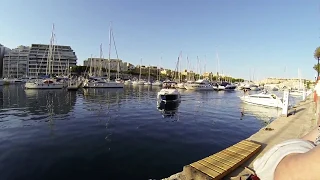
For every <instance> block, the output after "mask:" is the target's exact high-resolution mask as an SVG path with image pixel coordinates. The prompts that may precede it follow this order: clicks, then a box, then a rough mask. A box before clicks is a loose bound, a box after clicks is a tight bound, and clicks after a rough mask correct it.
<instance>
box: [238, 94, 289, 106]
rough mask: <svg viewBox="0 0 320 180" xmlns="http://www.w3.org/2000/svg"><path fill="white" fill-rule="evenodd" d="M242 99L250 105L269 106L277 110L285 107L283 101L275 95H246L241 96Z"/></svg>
mask: <svg viewBox="0 0 320 180" xmlns="http://www.w3.org/2000/svg"><path fill="white" fill-rule="evenodd" d="M240 99H241V100H242V101H243V102H245V103H248V104H255V105H262V106H269V107H275V108H282V107H283V102H282V99H281V98H279V97H278V96H276V95H275V94H268V93H259V94H252V95H244V96H241V97H240Z"/></svg>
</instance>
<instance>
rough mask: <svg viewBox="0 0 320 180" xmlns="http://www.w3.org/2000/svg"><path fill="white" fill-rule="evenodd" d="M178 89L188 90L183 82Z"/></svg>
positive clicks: (178, 85)
mask: <svg viewBox="0 0 320 180" xmlns="http://www.w3.org/2000/svg"><path fill="white" fill-rule="evenodd" d="M177 87H178V88H179V89H186V87H185V86H184V83H183V82H182V83H178V84H177Z"/></svg>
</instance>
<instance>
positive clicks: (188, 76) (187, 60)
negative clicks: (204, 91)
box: [187, 55, 190, 81]
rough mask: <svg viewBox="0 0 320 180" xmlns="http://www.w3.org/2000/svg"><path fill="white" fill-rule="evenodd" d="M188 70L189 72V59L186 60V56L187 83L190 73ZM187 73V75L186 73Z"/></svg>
mask: <svg viewBox="0 0 320 180" xmlns="http://www.w3.org/2000/svg"><path fill="white" fill-rule="evenodd" d="M189 70H190V67H189V58H188V55H187V76H188V78H187V79H188V81H190V72H189ZM188 72H189V73H188Z"/></svg>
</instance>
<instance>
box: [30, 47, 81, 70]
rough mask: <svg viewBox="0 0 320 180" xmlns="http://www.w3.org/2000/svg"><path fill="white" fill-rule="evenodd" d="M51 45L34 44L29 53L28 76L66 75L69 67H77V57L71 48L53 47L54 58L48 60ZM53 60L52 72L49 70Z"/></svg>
mask: <svg viewBox="0 0 320 180" xmlns="http://www.w3.org/2000/svg"><path fill="white" fill-rule="evenodd" d="M48 55H50V54H49V45H47V44H32V45H31V48H30V53H29V64H28V76H43V75H47V74H52V75H66V72H68V67H69V68H70V67H71V68H72V67H74V66H76V65H77V56H76V54H75V52H74V51H73V49H72V48H71V47H70V46H62V45H53V47H52V56H51V57H49V58H48ZM48 60H51V71H52V72H49V71H48V69H49V67H48Z"/></svg>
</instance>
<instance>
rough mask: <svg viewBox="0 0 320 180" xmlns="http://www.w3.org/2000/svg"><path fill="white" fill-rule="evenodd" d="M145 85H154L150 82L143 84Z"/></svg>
mask: <svg viewBox="0 0 320 180" xmlns="http://www.w3.org/2000/svg"><path fill="white" fill-rule="evenodd" d="M143 84H144V85H147V86H151V85H152V83H151V82H150V81H148V82H145V83H143Z"/></svg>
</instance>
